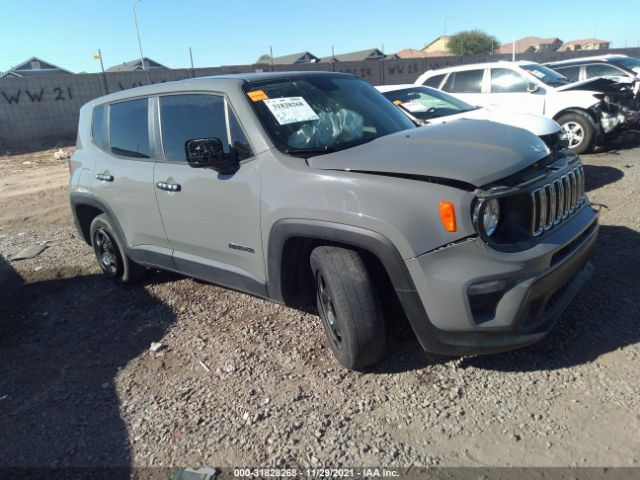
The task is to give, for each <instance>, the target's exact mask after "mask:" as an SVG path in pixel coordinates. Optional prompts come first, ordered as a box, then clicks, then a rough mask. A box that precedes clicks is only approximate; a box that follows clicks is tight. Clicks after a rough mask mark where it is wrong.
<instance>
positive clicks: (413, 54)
mask: <svg viewBox="0 0 640 480" xmlns="http://www.w3.org/2000/svg"><path fill="white" fill-rule="evenodd" d="M395 55H396V57H397V58H402V59H406V58H427V57H448V56H451V54H450V53H449V52H439V51H433V52H425V51H424V50H417V49H415V48H404V49H402V50H399V51H397V52H396V53H395Z"/></svg>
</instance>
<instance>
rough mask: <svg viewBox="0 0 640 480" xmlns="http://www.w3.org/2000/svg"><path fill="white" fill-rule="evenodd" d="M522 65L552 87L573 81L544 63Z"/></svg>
mask: <svg viewBox="0 0 640 480" xmlns="http://www.w3.org/2000/svg"><path fill="white" fill-rule="evenodd" d="M521 66H522V68H524V69H525V70H526V71H527V72H529V73H530V74H531V75H533V76H534V77H536V78H538V79H540V80H541V81H543V82H544V83H546V84H547V85H549V86H550V87H561V86H562V85H568V84H570V83H571V80H569V79H568V78H567V77H565V76H564V75H560V74H559V73H558V72H556V71H554V70H551V69H550V68H548V67H545V66H543V65H538V64H535V63H532V64H530V65H521Z"/></svg>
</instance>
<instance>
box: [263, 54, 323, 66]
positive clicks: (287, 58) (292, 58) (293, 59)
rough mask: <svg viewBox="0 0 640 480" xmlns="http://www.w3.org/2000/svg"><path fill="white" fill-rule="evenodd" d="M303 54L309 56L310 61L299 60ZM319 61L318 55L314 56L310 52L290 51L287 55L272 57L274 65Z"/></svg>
mask: <svg viewBox="0 0 640 480" xmlns="http://www.w3.org/2000/svg"><path fill="white" fill-rule="evenodd" d="M305 56H309V57H311V60H312V61H311V62H301V61H300V60H302V59H303V58H304V57H305ZM318 61H320V58H319V57H316V56H315V55H314V54H313V53H311V52H298V53H290V54H289V55H281V56H279V57H273V64H274V65H293V64H295V63H314V62H318Z"/></svg>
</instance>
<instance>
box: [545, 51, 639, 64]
mask: <svg viewBox="0 0 640 480" xmlns="http://www.w3.org/2000/svg"><path fill="white" fill-rule="evenodd" d="M615 58H629V56H628V55H622V54H608V55H593V56H588V57H578V58H569V59H568V60H558V61H557V62H547V63H545V64H544V65H547V66H549V65H554V66H556V65H579V64H582V63H584V62H588V61H594V60H600V61H607V60H611V59H615Z"/></svg>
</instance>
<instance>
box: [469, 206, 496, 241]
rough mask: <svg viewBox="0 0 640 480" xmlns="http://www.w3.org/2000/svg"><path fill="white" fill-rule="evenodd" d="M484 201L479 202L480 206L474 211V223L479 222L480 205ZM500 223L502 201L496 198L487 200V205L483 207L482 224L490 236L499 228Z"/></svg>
mask: <svg viewBox="0 0 640 480" xmlns="http://www.w3.org/2000/svg"><path fill="white" fill-rule="evenodd" d="M481 205H482V203H478V206H477V207H476V209H475V212H474V213H473V223H476V224H477V221H478V211H479V210H480V206H481ZM499 223H500V202H499V201H498V199H496V198H494V199H492V200H489V201H488V202H486V205H485V206H484V208H483V214H482V226H483V227H484V232H485V233H486V234H487V235H488V236H489V237H490V236H491V235H493V234H494V233H495V232H496V230H497V229H498V224H499Z"/></svg>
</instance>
